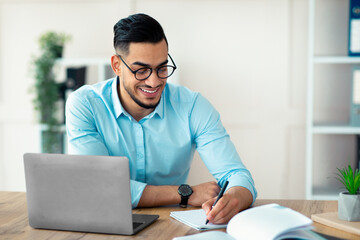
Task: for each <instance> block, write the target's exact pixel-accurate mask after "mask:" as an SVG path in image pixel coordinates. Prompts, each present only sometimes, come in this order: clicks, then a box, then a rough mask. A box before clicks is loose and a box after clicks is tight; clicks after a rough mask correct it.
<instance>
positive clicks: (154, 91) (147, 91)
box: [140, 88, 159, 93]
mask: <svg viewBox="0 0 360 240" xmlns="http://www.w3.org/2000/svg"><path fill="white" fill-rule="evenodd" d="M140 90H141V91H143V92H146V93H156V92H157V91H159V88H156V89H155V90H153V91H150V90H146V89H143V88H140Z"/></svg>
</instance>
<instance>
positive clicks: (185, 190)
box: [178, 184, 193, 197]
mask: <svg viewBox="0 0 360 240" xmlns="http://www.w3.org/2000/svg"><path fill="white" fill-rule="evenodd" d="M178 192H179V194H180V195H181V196H184V197H188V196H190V195H191V194H192V192H193V191H192V189H191V187H190V186H189V185H186V184H182V185H180V187H179V190H178Z"/></svg>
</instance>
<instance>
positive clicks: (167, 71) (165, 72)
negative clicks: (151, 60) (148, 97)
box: [157, 66, 174, 78]
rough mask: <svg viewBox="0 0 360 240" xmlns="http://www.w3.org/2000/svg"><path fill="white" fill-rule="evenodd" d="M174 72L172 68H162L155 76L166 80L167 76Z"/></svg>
mask: <svg viewBox="0 0 360 240" xmlns="http://www.w3.org/2000/svg"><path fill="white" fill-rule="evenodd" d="M173 72H174V67H172V66H163V67H160V68H158V70H157V74H158V76H159V78H167V77H169V76H171V74H173Z"/></svg>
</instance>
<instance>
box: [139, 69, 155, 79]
mask: <svg viewBox="0 0 360 240" xmlns="http://www.w3.org/2000/svg"><path fill="white" fill-rule="evenodd" d="M151 71H152V70H151V68H140V69H138V70H136V73H135V77H136V79H138V80H144V79H146V78H148V77H149V76H150V74H151Z"/></svg>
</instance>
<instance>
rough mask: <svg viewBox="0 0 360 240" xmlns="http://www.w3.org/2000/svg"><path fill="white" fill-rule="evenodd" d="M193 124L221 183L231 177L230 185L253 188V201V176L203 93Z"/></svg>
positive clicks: (197, 141)
mask: <svg viewBox="0 0 360 240" xmlns="http://www.w3.org/2000/svg"><path fill="white" fill-rule="evenodd" d="M190 127H191V131H192V136H193V140H194V142H195V144H196V149H197V151H198V152H199V155H200V157H201V159H202V160H203V162H204V163H205V165H206V166H207V168H208V169H209V171H210V173H211V174H212V175H213V176H214V177H215V178H216V180H217V181H218V183H219V185H220V186H222V185H223V184H224V183H225V181H226V180H228V181H229V185H228V187H227V188H228V189H229V188H231V187H234V186H241V187H245V188H247V189H248V190H249V191H250V192H251V194H252V196H253V202H254V201H255V199H256V197H257V191H256V189H255V184H254V180H253V179H252V176H251V174H250V172H249V170H248V169H247V168H246V167H245V165H244V164H243V163H242V161H241V159H240V157H239V154H238V153H237V151H236V148H235V146H234V144H233V143H232V141H231V140H230V137H229V135H228V134H227V132H226V130H225V128H224V127H223V125H222V123H221V120H220V114H219V113H218V112H217V111H216V110H215V108H214V107H213V106H212V105H211V104H210V102H209V101H207V100H206V99H205V98H204V97H203V96H202V95H200V94H197V96H196V98H195V102H194V105H193V108H192V110H191V112H190Z"/></svg>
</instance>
